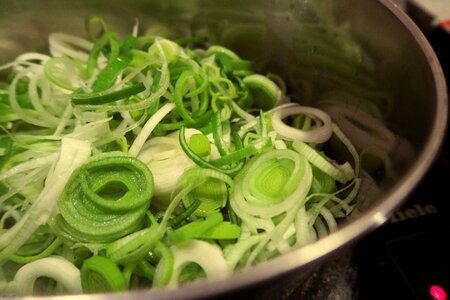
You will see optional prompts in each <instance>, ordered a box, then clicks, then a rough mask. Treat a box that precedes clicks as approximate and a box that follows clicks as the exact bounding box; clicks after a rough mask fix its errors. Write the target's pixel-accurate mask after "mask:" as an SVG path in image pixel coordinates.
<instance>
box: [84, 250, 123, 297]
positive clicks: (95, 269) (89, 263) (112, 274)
mask: <svg viewBox="0 0 450 300" xmlns="http://www.w3.org/2000/svg"><path fill="white" fill-rule="evenodd" d="M80 275H81V286H82V287H83V292H85V293H107V292H114V291H124V290H126V289H127V288H128V286H127V283H126V281H125V277H124V276H123V274H122V272H121V271H120V269H119V267H118V266H117V265H116V264H115V263H113V262H112V261H111V260H110V259H108V258H106V257H104V256H92V257H90V258H88V259H86V260H85V261H84V262H83V266H82V267H81V273H80Z"/></svg>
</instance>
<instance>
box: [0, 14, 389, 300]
mask: <svg viewBox="0 0 450 300" xmlns="http://www.w3.org/2000/svg"><path fill="white" fill-rule="evenodd" d="M86 27H87V31H88V32H87V33H88V35H89V36H90V38H91V39H92V41H91V40H86V39H84V38H81V37H77V36H72V35H68V34H63V33H53V34H51V35H50V36H49V47H50V51H49V53H51V55H43V54H37V53H26V54H24V55H22V56H20V57H19V58H18V60H16V61H13V62H11V63H10V64H8V65H5V66H0V70H2V71H5V70H7V69H12V70H11V75H10V76H8V78H9V79H8V81H7V82H5V83H3V84H1V85H0V129H1V132H2V133H1V134H0V191H1V195H0V226H1V227H0V287H4V290H5V291H6V292H8V294H13V295H31V294H33V293H34V288H33V285H34V281H35V280H36V278H38V277H39V276H47V277H50V278H52V279H53V280H54V281H56V282H57V284H56V285H52V284H48V285H46V286H45V287H44V290H45V294H56V293H58V292H60V289H61V287H63V288H64V289H65V291H66V292H67V293H81V292H84V293H103V292H115V291H125V290H128V289H133V288H135V287H144V288H145V287H158V288H164V287H167V286H169V287H173V286H178V285H180V284H184V282H185V281H186V280H189V281H191V280H200V279H204V278H206V279H214V278H223V277H225V276H228V275H229V274H231V273H232V272H233V271H235V270H239V269H242V268H245V267H249V266H252V265H254V264H256V263H259V262H261V261H265V260H268V259H271V258H272V257H274V256H277V255H280V254H283V253H285V252H287V251H290V250H292V249H294V248H295V247H299V246H304V245H306V244H308V243H312V242H314V241H316V240H317V239H319V238H321V237H323V236H325V235H327V234H329V233H331V232H334V231H336V230H337V229H338V219H340V218H346V217H348V216H349V215H351V213H352V211H353V209H354V207H358V205H359V204H358V201H359V195H360V192H361V190H362V189H363V188H364V187H365V188H367V189H368V190H370V191H371V190H374V189H376V186H375V184H374V183H373V182H374V181H373V180H371V181H369V180H368V179H367V178H363V176H362V174H365V173H363V172H361V170H360V168H361V167H360V165H361V163H360V157H359V154H358V152H357V150H356V148H355V147H354V146H353V144H352V142H351V141H350V140H349V139H348V138H347V137H346V136H345V134H344V132H343V131H341V130H340V128H339V127H338V126H337V125H336V124H334V123H333V120H332V119H331V118H330V117H329V116H328V114H327V113H325V112H324V111H322V110H320V109H318V108H313V107H309V106H305V105H300V104H298V103H291V102H289V101H290V95H288V94H287V91H288V90H289V89H288V87H287V86H286V83H285V82H284V80H283V79H282V78H281V77H280V76H278V75H276V74H273V73H267V75H263V74H261V73H258V72H256V69H255V68H254V63H253V62H252V61H249V60H246V59H242V58H241V57H240V56H239V55H238V53H235V52H233V51H232V50H231V49H227V48H225V47H224V46H221V45H215V44H212V43H211V42H210V41H208V40H207V39H206V38H205V37H204V36H189V37H177V38H176V39H173V40H169V39H167V38H164V37H162V36H158V35H155V33H156V32H171V31H170V30H168V29H166V28H157V30H149V31H148V33H147V34H146V35H138V34H137V30H133V34H130V35H129V36H126V37H125V38H124V39H121V38H120V37H119V34H118V33H116V32H114V31H111V30H109V29H108V27H107V26H106V23H105V22H104V20H103V19H102V18H101V17H98V16H95V17H92V18H90V19H88V21H87V23H86ZM94 27H95V28H94ZM322 42H323V41H322ZM315 59H318V58H315ZM322 62H323V61H322ZM369 83H370V82H369ZM333 107H334V106H333ZM379 132H385V131H383V130H381V129H380V130H379ZM386 132H388V131H386ZM388 136H389V137H390V135H388ZM332 137H334V138H335V140H334V141H333V143H337V142H338V143H340V144H341V145H342V146H343V147H342V148H343V149H346V150H347V152H348V154H349V157H351V161H345V162H342V163H340V164H338V163H336V159H337V158H336V157H334V156H333V153H329V152H328V151H327V149H328V148H327V146H328V143H329V142H330V141H331V138H332ZM368 182H370V184H369V183H368ZM6 268H11V270H9V271H8V273H7V272H6V271H5V269H6ZM11 278H12V279H11ZM0 293H2V291H0Z"/></svg>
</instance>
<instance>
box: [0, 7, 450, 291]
mask: <svg viewBox="0 0 450 300" xmlns="http://www.w3.org/2000/svg"><path fill="white" fill-rule="evenodd" d="M93 14H96V15H100V16H103V17H105V19H106V20H107V22H108V24H109V26H110V28H112V29H114V30H117V31H120V32H130V31H131V28H132V27H133V25H134V24H135V22H136V19H137V20H139V25H140V26H141V28H146V27H147V26H149V28H150V27H151V26H154V25H158V26H159V27H158V28H164V29H165V30H169V32H172V33H174V34H185V33H195V34H203V35H208V36H209V37H210V39H211V40H212V41H213V42H217V43H221V44H224V45H226V46H228V47H231V48H232V49H234V50H235V51H236V52H238V53H239V54H240V55H241V56H243V57H245V58H251V59H255V60H256V61H257V66H258V68H260V69H261V70H265V71H272V72H277V73H278V74H281V75H282V76H283V77H284V78H286V79H287V82H288V84H289V86H290V88H292V90H293V93H294V94H295V95H296V97H298V98H299V100H300V101H304V102H308V103H309V104H312V105H314V104H315V103H316V100H317V99H319V98H320V97H321V95H323V94H325V93H326V92H327V91H328V90H330V89H335V88H337V87H339V88H340V89H342V90H344V91H351V92H355V93H358V92H359V87H361V86H365V87H368V86H371V87H374V86H375V87H376V88H377V89H379V90H382V91H383V95H388V97H390V98H392V99H394V101H393V102H392V107H384V106H383V105H384V104H383V102H382V100H379V102H375V103H377V105H379V106H383V107H382V108H381V109H382V110H386V116H387V117H386V124H388V126H389V128H390V129H391V130H393V131H394V132H395V133H396V134H397V135H398V136H402V137H403V138H404V141H406V143H407V144H409V145H411V149H412V151H409V152H408V155H393V160H394V161H393V162H394V164H395V165H396V167H397V172H398V179H397V180H395V181H392V182H388V183H387V184H386V185H385V186H384V189H383V191H382V193H381V194H380V195H377V196H376V199H375V200H374V201H373V203H372V204H371V205H369V206H368V207H367V208H366V209H365V210H364V211H363V212H362V214H361V215H359V216H358V217H357V218H355V219H354V220H352V221H351V222H349V223H348V224H346V225H343V226H342V228H341V229H340V230H339V231H338V232H336V233H334V234H331V235H330V236H328V237H326V238H323V239H321V240H319V241H317V242H315V243H313V244H310V245H308V246H305V247H303V248H301V249H298V250H296V251H293V252H290V253H287V254H285V255H282V256H280V257H278V258H275V259H273V260H271V261H268V262H266V263H263V264H260V265H258V266H255V267H253V268H251V269H249V270H246V271H242V272H237V273H236V274H234V275H233V276H231V277H229V278H227V279H224V280H220V281H209V282H201V283H195V284H192V285H188V286H186V287H183V288H179V289H176V290H167V291H161V290H151V291H148V290H142V291H133V292H127V293H120V294H113V295H95V296H94V295H93V296H79V299H187V298H219V297H228V296H231V295H233V296H236V295H243V294H246V293H247V294H248V293H250V291H252V292H251V293H255V291H257V292H256V293H264V292H263V291H264V290H265V289H270V288H271V287H272V289H274V287H275V288H277V289H278V288H280V286H281V284H280V282H284V281H283V279H285V278H291V279H292V278H295V279H296V280H297V282H298V283H299V284H300V283H301V281H302V280H304V278H306V277H307V276H308V275H309V274H310V273H311V270H314V268H315V267H316V266H317V265H319V264H320V263H321V262H323V261H325V260H326V259H328V258H329V257H330V256H331V255H334V254H335V253H339V250H342V249H345V248H346V247H351V245H352V244H353V243H354V242H355V241H357V240H358V239H359V238H360V237H362V236H364V235H366V234H369V233H370V232H371V231H373V230H374V229H376V228H377V227H379V226H380V225H382V224H383V223H384V222H385V221H386V220H387V219H388V218H389V216H390V215H391V214H392V213H393V212H394V210H395V209H396V208H397V207H399V206H400V205H401V204H402V203H403V202H404V201H405V200H406V199H407V198H408V196H409V195H410V194H411V193H412V192H413V191H414V188H415V187H416V185H417V184H418V183H419V182H420V180H421V179H422V178H423V177H424V176H425V174H426V173H427V171H428V169H429V168H430V166H431V165H432V163H433V161H434V159H435V157H436V156H437V154H438V153H439V150H440V147H441V144H442V141H443V139H444V134H445V130H446V124H447V105H448V104H447V92H446V91H447V90H446V84H445V80H444V77H443V73H442V71H441V68H440V65H439V62H438V60H437V58H436V56H435V54H434V52H433V50H432V48H431V47H430V45H429V44H428V42H427V40H426V39H425V37H424V36H423V35H422V33H421V32H420V31H419V29H418V28H417V27H416V26H415V25H414V24H413V22H412V21H411V20H410V19H409V18H408V17H407V15H405V13H404V12H403V11H401V10H400V9H399V8H398V7H396V6H395V5H394V4H393V3H392V2H390V1H388V0H378V1H373V0H359V1H351V0H315V1H307V0H286V1H282V0H264V1H256V0H248V1H226V0H216V1H206V0H192V1H181V0H180V1H150V0H148V1H145V0H133V1H126V2H124V1H116V0H114V1H68V0H64V1H56V0H53V1H45V0H36V1H33V2H31V1H25V0H14V1H13V0H2V1H1V2H0V64H2V63H5V62H6V61H8V60H9V59H12V58H13V57H15V56H16V55H17V54H19V53H21V52H24V51H45V49H46V46H47V40H46V36H47V34H48V33H49V32H53V31H64V32H68V33H74V34H81V35H84V34H85V29H84V20H85V17H87V16H89V15H93ZM161 26H164V27H161ZM316 27H319V28H322V29H320V30H318V31H317V32H318V33H319V32H322V33H323V31H325V32H326V33H325V34H324V36H325V37H326V38H327V39H329V40H331V41H332V44H333V45H337V48H336V49H335V51H332V52H329V53H332V54H333V53H334V54H336V55H340V53H341V52H340V51H344V52H343V53H344V54H345V53H346V54H345V55H347V56H345V58H346V59H350V60H351V59H352V58H356V61H357V63H356V64H355V61H353V62H352V63H351V64H350V68H349V69H346V70H345V71H342V70H338V69H333V68H332V67H330V65H329V62H328V63H327V64H328V65H326V64H325V66H326V68H325V67H324V65H323V61H321V60H317V59H315V58H317V56H315V53H327V52H326V51H324V52H321V51H322V50H323V47H324V46H323V44H321V41H320V39H319V40H318V41H316V42H317V44H315V42H311V40H312V41H314V37H315V36H314V34H311V32H309V33H308V32H307V31H306V30H305V28H316ZM151 28H155V27H151ZM324 28H325V29H324ZM343 32H346V33H343ZM308 34H309V36H308ZM349 41H351V42H352V43H354V44H348V43H349ZM355 45H356V46H355ZM352 47H353V48H352ZM352 49H353V50H352ZM349 53H353V54H351V55H349ZM299 54H300V55H303V56H299ZM341 54H342V53H341ZM305 57H307V59H306V60H305V59H304V58H305ZM302 59H303V60H302ZM332 61H333V60H332V59H331V62H332ZM331 64H332V63H331ZM367 67H370V68H371V70H373V73H371V77H370V80H369V79H368V77H367V76H366V75H367V74H366V73H364V72H363V71H364V70H366V69H367ZM305 69H308V72H305V71H304V70H305ZM330 70H331V71H330ZM372 80H376V81H375V83H374V82H373V81H372ZM305 82H306V83H309V84H305ZM374 84H375V85H374ZM359 94H360V95H361V93H359ZM372 96H373V95H372ZM383 97H384V96H383ZM383 97H381V98H383ZM375 98H376V99H380V98H377V97H375ZM411 149H410V150H411ZM411 153H414V154H413V155H410V154H411ZM394 154H395V153H394ZM253 295H254V294H253Z"/></svg>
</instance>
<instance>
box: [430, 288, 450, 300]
mask: <svg viewBox="0 0 450 300" xmlns="http://www.w3.org/2000/svg"><path fill="white" fill-rule="evenodd" d="M430 294H431V297H433V299H434V300H446V299H447V294H446V293H445V290H444V289H443V288H442V287H440V286H439V285H432V286H431V287H430Z"/></svg>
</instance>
